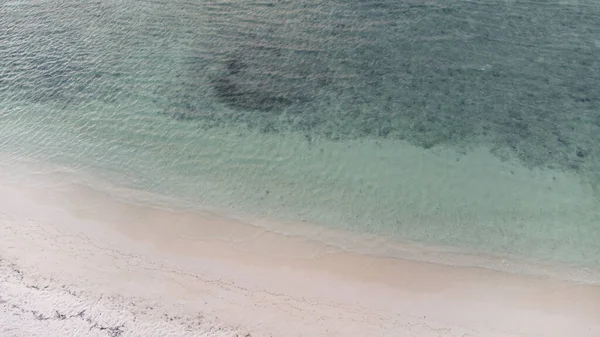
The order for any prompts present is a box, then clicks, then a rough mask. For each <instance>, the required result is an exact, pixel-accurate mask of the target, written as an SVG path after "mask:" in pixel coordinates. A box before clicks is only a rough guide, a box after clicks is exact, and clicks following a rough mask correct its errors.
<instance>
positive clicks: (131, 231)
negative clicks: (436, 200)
mask: <svg viewBox="0 0 600 337" xmlns="http://www.w3.org/2000/svg"><path fill="white" fill-rule="evenodd" d="M42 178H43V177H42ZM36 179H41V178H40V177H38V178H35V177H33V178H31V179H29V180H27V182H24V181H23V180H15V179H13V178H12V177H7V176H4V177H1V176H0V336H254V337H256V336H311V337H312V336H457V337H458V336H460V337H467V336H469V337H475V336H485V337H487V336H490V337H493V336H566V337H571V336H577V337H585V336H590V337H592V336H593V337H597V336H600V286H597V285H583V284H576V283H570V282H566V281H560V280H553V279H544V278H537V277H532V276H519V275H513V274H507V273H501V272H497V271H492V270H487V269H482V268H466V267H451V266H444V265H438V264H431V263H424V262H413V261H408V260H402V259H386V258H380V257H373V256H366V255H359V254H355V253H350V252H343V251H341V250H339V249H336V248H334V247H332V246H327V245H325V244H323V243H320V242H317V241H311V240H308V239H305V238H301V237H292V236H284V235H280V234H276V233H273V232H268V231H265V230H261V229H259V228H258V227H254V226H251V225H248V224H245V223H243V222H240V221H236V220H233V219H231V218H225V217H220V216H217V215H214V214H208V213H207V214H200V213H192V212H184V211H181V212H173V211H168V210H161V209H156V208H149V207H145V206H140V205H133V204H128V203H124V202H120V201H117V200H116V199H115V198H112V197H111V196H109V195H107V194H106V193H102V192H98V191H95V190H92V189H89V188H86V187H83V186H76V185H73V184H64V183H60V182H57V183H56V184H50V183H49V182H48V181H47V180H46V181H44V180H39V181H38V180H36ZM44 179H45V178H44Z"/></svg>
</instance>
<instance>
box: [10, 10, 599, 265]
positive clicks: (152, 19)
mask: <svg viewBox="0 0 600 337" xmlns="http://www.w3.org/2000/svg"><path fill="white" fill-rule="evenodd" d="M598 14H600V5H597V4H595V3H594V2H586V1H543V2H519V1H493V2H492V1H489V2H485V1H480V2H467V1H385V0H384V1H327V2H325V1H323V2H321V1H317V0H306V1H263V2H248V1H243V2H242V1H239V2H228V1H196V2H192V1H177V0H176V1H127V2H122V1H102V2H95V1H86V0H84V1H70V0H66V1H60V2H55V1H35V2H34V1H31V2H29V1H10V2H7V1H2V2H0V19H1V22H2V25H1V26H0V153H5V154H11V155H17V156H20V157H25V158H31V159H36V160H41V161H47V162H51V163H57V164H60V165H64V166H67V167H70V168H72V169H75V170H79V171H81V172H84V173H91V174H94V175H96V176H98V177H99V178H102V179H108V180H110V181H111V182H113V183H115V184H118V185H124V186H128V187H135V188H137V189H142V190H147V191H151V192H155V193H157V194H162V195H169V196H173V197H177V198H179V200H181V203H182V204H183V203H185V204H192V205H196V206H198V207H202V206H213V207H223V208H226V209H229V210H232V211H238V212H245V213H250V214H255V215H259V216H265V217H268V218H273V219H280V220H294V221H305V222H310V223H314V224H317V225H319V226H330V227H333V228H338V229H346V230H350V231H354V232H366V233H371V234H379V235H384V236H387V237H394V238H398V239H399V240H409V241H415V242H419V243H425V244H435V245H447V246H451V247H457V248H460V249H464V250H466V251H475V252H481V253H488V254H498V255H502V256H504V255H510V256H515V257H521V258H526V259H532V260H536V261H537V260H541V261H544V262H548V261H550V262H561V263H568V264H572V265H577V266H579V265H585V266H590V265H593V266H598V265H600V244H598V242H600V193H599V192H598V189H599V187H598V184H599V182H600V149H599V147H598V144H600V91H598V90H597V88H598V86H599V85H600V61H599V60H600V16H599V15H598ZM290 226H291V225H290Z"/></svg>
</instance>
